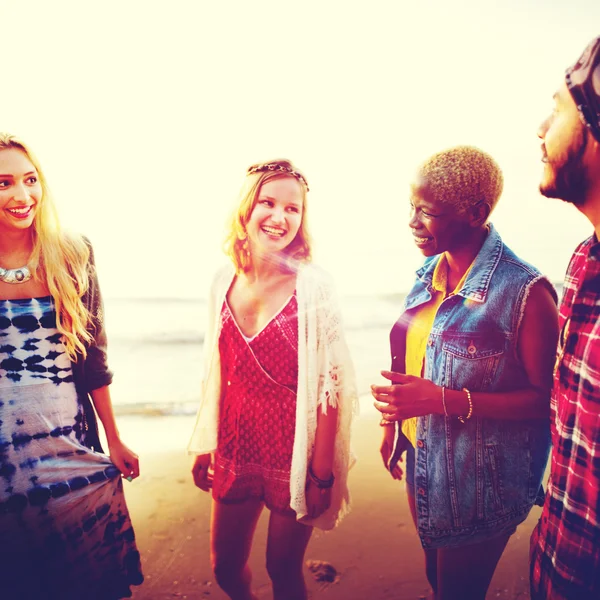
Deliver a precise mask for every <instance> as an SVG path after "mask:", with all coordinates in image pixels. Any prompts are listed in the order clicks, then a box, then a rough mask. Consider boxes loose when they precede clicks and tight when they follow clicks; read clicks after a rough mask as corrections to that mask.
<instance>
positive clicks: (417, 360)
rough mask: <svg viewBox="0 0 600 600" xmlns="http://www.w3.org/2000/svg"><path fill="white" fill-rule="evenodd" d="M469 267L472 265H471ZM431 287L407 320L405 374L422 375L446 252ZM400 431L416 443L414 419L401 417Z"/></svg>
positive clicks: (444, 280) (442, 290) (443, 291)
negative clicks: (429, 297)
mask: <svg viewBox="0 0 600 600" xmlns="http://www.w3.org/2000/svg"><path fill="white" fill-rule="evenodd" d="M471 266H472V265H471ZM470 270H471V267H469V268H468V269H467V271H466V273H465V274H464V275H463V277H462V279H461V280H460V281H459V282H458V285H457V286H456V288H454V291H453V292H452V293H453V294H455V293H456V292H458V291H459V290H460V288H462V286H463V285H464V283H465V280H466V279H467V275H468V274H469V271H470ZM431 286H432V287H433V296H432V298H431V300H430V301H429V302H427V303H426V304H422V305H421V306H420V307H419V308H418V309H416V311H415V313H414V317H413V318H412V319H411V320H410V323H409V326H408V330H407V332H406V355H405V357H404V364H405V370H406V374H407V375H414V376H415V377H422V376H423V368H424V363H425V350H426V349H427V340H428V339H429V334H430V333H431V328H432V327H433V321H434V319H435V315H436V314H437V311H438V308H439V307H440V304H441V303H442V301H443V300H444V298H446V296H447V295H448V294H447V289H448V261H447V260H446V255H445V254H442V256H441V257H440V260H439V261H438V263H437V265H436V266H435V269H434V271H433V277H432V279H431ZM402 433H403V434H404V435H405V436H406V437H407V438H408V440H409V441H410V443H411V444H412V445H413V446H415V444H416V443H417V418H416V417H415V418H412V419H405V420H404V421H402Z"/></svg>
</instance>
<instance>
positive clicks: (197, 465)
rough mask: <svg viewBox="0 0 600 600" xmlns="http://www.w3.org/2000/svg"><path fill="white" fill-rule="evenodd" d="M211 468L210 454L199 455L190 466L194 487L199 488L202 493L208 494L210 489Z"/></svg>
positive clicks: (211, 481) (211, 479)
mask: <svg viewBox="0 0 600 600" xmlns="http://www.w3.org/2000/svg"><path fill="white" fill-rule="evenodd" d="M212 466H213V465H212V454H210V453H208V454H199V455H198V456H196V458H195V459H194V464H193V465H192V477H193V478H194V485H195V486H196V487H199V488H200V489H201V490H202V491H204V492H208V491H210V489H211V488H212V484H213V470H212Z"/></svg>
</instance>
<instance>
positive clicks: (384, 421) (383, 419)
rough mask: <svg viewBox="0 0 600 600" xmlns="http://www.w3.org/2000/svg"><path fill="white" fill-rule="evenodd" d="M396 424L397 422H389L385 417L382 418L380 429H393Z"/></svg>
mask: <svg viewBox="0 0 600 600" xmlns="http://www.w3.org/2000/svg"><path fill="white" fill-rule="evenodd" d="M395 424H396V421H388V420H387V419H386V418H385V417H381V421H379V426H380V427H391V426H393V425H395Z"/></svg>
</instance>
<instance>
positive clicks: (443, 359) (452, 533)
mask: <svg viewBox="0 0 600 600" xmlns="http://www.w3.org/2000/svg"><path fill="white" fill-rule="evenodd" d="M502 185H503V179H502V173H501V171H500V169H499V167H498V165H497V164H496V162H495V161H494V160H493V159H492V158H491V157H490V156H488V155H487V154H486V153H484V152H482V151H481V150H478V149H477V148H473V147H468V146H463V147H457V148H452V149H450V150H447V151H444V152H440V153H438V154H436V155H434V156H432V157H431V158H430V159H429V160H427V161H426V162H425V163H424V164H423V165H422V166H421V167H420V169H419V171H418V176H417V179H416V181H415V183H414V184H413V186H412V193H411V218H410V222H409V226H410V228H411V230H412V234H413V236H414V238H415V243H416V244H417V246H418V248H419V249H420V250H421V252H422V253H423V254H424V255H425V257H426V260H425V263H424V265H423V267H422V268H421V269H420V270H419V271H418V272H417V279H416V282H415V284H414V286H413V288H412V290H411V291H410V293H409V294H408V296H407V297H406V300H405V303H404V312H403V314H402V315H401V317H400V319H399V320H398V321H397V323H396V324H395V325H394V327H393V329H392V332H391V334H390V344H391V352H392V366H391V371H383V372H382V374H383V375H384V377H386V378H387V379H389V380H390V382H391V385H388V386H380V385H378V386H375V385H374V386H372V390H373V396H374V397H375V399H376V402H375V406H376V407H377V408H378V409H379V410H380V411H381V413H382V415H383V418H382V422H381V424H382V426H383V432H384V436H383V443H382V447H381V454H382V457H383V460H384V463H385V465H386V468H388V469H389V471H390V472H391V474H392V476H393V477H394V478H396V479H400V478H401V477H402V475H403V472H402V470H401V469H400V467H399V466H398V461H399V460H400V456H401V455H402V453H403V452H404V450H405V449H408V452H407V460H406V467H405V468H406V480H407V493H408V500H409V506H410V509H411V514H412V516H413V519H414V521H415V525H416V527H417V531H418V533H419V537H420V538H421V543H422V545H423V548H424V550H425V565H426V573H427V578H428V580H429V583H430V585H431V587H432V589H433V592H434V597H435V598H436V600H447V599H458V598H460V599H461V600H466V599H480V600H483V599H484V598H485V594H486V591H487V588H488V587H489V584H490V581H491V578H492V575H493V573H494V570H495V568H496V565H497V563H498V560H499V559H500V556H501V554H502V552H503V551H504V548H505V546H506V544H507V542H508V539H509V537H510V536H511V535H512V533H514V531H515V528H516V526H517V525H518V524H519V523H521V522H522V521H523V520H524V519H525V518H526V517H527V514H528V513H529V511H530V509H531V507H532V506H533V504H534V503H535V502H536V499H537V498H538V492H539V491H540V485H541V481H542V477H543V474H544V469H545V466H546V461H547V457H548V450H549V443H550V439H549V401H550V388H551V383H552V367H553V360H554V354H555V349H556V342H557V337H558V325H557V310H556V294H555V292H554V289H553V288H552V285H551V284H550V283H549V281H548V280H547V279H546V278H544V277H542V275H541V274H540V273H539V271H538V270H537V269H535V268H534V267H532V266H531V265H529V264H527V263H526V262H525V261H523V260H521V259H520V258H518V257H517V256H516V255H515V254H514V253H513V252H512V251H511V250H510V249H509V248H508V247H507V246H506V245H505V244H504V243H503V242H502V239H501V238H500V235H499V234H498V232H497V231H496V230H495V228H494V227H493V226H492V225H491V224H490V223H488V219H489V216H490V214H491V212H492V210H493V209H494V207H495V205H496V203H497V201H498V199H499V197H500V194H501V192H502ZM396 422H398V423H399V427H398V435H397V436H396V427H395V426H394V425H395V423H396Z"/></svg>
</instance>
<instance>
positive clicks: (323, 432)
mask: <svg viewBox="0 0 600 600" xmlns="http://www.w3.org/2000/svg"><path fill="white" fill-rule="evenodd" d="M337 421H338V409H337V408H333V407H331V406H329V407H328V408H327V413H326V414H325V413H323V412H322V410H321V407H319V408H318V412H317V431H316V433H315V449H314V451H313V456H312V461H311V464H310V466H311V468H312V472H313V473H314V474H315V475H316V476H317V477H318V478H319V479H325V480H326V479H329V478H330V477H331V474H332V473H333V455H334V447H335V434H336V430H337Z"/></svg>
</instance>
